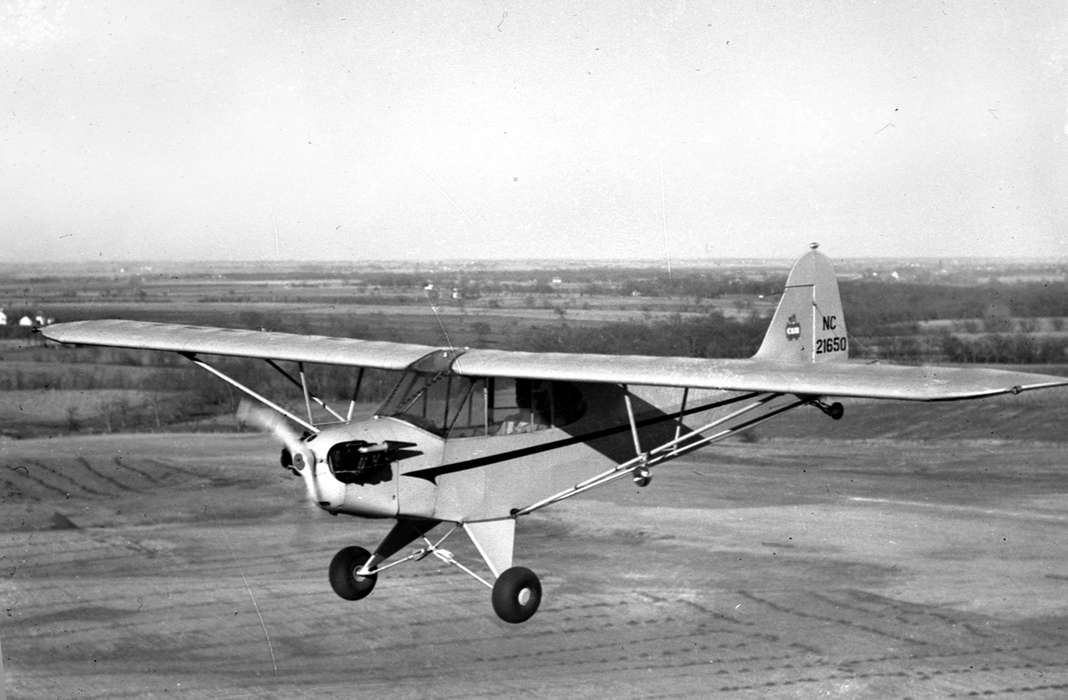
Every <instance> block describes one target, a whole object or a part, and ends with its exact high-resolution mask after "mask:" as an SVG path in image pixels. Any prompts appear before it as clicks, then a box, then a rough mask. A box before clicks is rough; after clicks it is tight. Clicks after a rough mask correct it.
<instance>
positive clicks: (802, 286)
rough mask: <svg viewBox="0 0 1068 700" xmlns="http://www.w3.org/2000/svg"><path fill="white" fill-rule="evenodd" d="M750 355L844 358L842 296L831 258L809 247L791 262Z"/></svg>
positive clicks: (761, 357) (778, 358) (846, 348)
mask: <svg viewBox="0 0 1068 700" xmlns="http://www.w3.org/2000/svg"><path fill="white" fill-rule="evenodd" d="M754 358H755V359H758V360H771V361H774V362H787V363H803V362H827V361H832V360H845V359H848V358H849V339H848V335H847V333H846V325H845V316H844V315H843V314H842V300H841V298H840V297H839V296H838V279H837V278H836V277H835V275H834V268H833V267H832V266H831V261H830V260H829V259H828V258H827V256H825V255H824V254H823V253H820V252H818V251H817V250H815V248H813V249H812V250H811V251H809V252H808V253H805V254H804V255H802V256H801V258H800V259H799V260H798V261H797V262H796V263H794V267H793V269H792V270H790V276H789V277H788V278H787V279H786V289H785V290H783V293H782V299H781V300H779V306H778V308H776V309H775V315H774V316H773V317H772V319H771V325H770V326H768V332H767V333H766V334H765V335H764V342H763V343H761V344H760V349H759V350H757V353H756V355H754Z"/></svg>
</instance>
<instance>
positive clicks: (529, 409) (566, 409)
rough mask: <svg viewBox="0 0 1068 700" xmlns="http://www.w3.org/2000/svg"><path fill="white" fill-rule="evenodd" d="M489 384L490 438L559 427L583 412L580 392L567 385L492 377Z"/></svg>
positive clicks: (574, 387)
mask: <svg viewBox="0 0 1068 700" xmlns="http://www.w3.org/2000/svg"><path fill="white" fill-rule="evenodd" d="M491 385H492V387H493V391H492V401H491V403H490V412H489V413H490V416H489V418H490V425H489V434H490V435H512V434H515V433H529V432H534V431H536V430H545V429H546V428H554V427H561V426H564V425H568V424H569V423H574V422H575V421H577V420H578V419H579V418H581V417H582V415H583V414H584V413H585V411H586V406H585V402H584V401H583V398H582V392H581V391H580V390H579V388H578V387H576V386H575V385H574V384H570V383H568V382H549V381H542V380H533V379H507V378H496V379H493V380H491Z"/></svg>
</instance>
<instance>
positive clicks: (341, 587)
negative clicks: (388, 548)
mask: <svg viewBox="0 0 1068 700" xmlns="http://www.w3.org/2000/svg"><path fill="white" fill-rule="evenodd" d="M370 558H371V553H370V552H368V551H367V550H366V549H364V548H363V547H345V548H344V549H342V550H341V551H340V552H338V553H337V554H335V555H334V559H333V560H332V561H331V562H330V587H331V588H333V589H334V593H337V594H338V595H339V596H341V597H342V598H344V599H345V600H359V599H360V598H364V597H366V596H368V595H370V593H371V591H373V590H374V588H375V582H376V581H377V580H378V575H377V574H370V575H368V576H357V575H356V572H357V571H359V570H360V567H362V566H363V565H364V564H365V563H366V562H367V560H368V559H370Z"/></svg>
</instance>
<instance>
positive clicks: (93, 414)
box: [0, 260, 1068, 437]
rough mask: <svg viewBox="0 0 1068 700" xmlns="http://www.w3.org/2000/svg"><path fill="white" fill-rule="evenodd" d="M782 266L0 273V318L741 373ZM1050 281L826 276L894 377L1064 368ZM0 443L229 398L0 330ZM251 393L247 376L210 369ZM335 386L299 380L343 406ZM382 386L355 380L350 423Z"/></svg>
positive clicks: (1030, 271)
mask: <svg viewBox="0 0 1068 700" xmlns="http://www.w3.org/2000/svg"><path fill="white" fill-rule="evenodd" d="M788 267H789V263H788V262H786V261H763V260H733V261H700V262H695V263H692V264H689V265H682V266H680V265H676V266H675V267H674V268H673V269H671V270H670V271H669V270H667V269H666V268H665V266H664V265H663V264H660V263H605V262H585V263H583V262H574V263H566V264H564V263H559V262H554V263H537V262H522V261H514V262H493V263H470V264H459V263H422V264H400V263H366V264H360V265H354V264H348V263H346V264H341V263H319V264H308V263H299V264H298V263H260V264H254V263H232V262H231V263H198V264H193V263H184V264H179V263H164V264H160V263H127V264H123V265H119V264H86V265H36V266H34V265H30V266H19V267H14V266H8V267H6V268H0V273H2V276H0V306H2V307H3V308H4V309H5V311H6V313H7V314H8V316H9V319H10V322H11V323H14V322H16V319H19V318H21V317H22V316H29V317H36V316H40V317H42V318H43V319H55V320H56V321H60V322H61V321H70V320H80V319H92V318H128V319H137V320H154V321H162V322H171V323H185V324H199V325H219V326H228V327H236V328H248V329H256V330H259V329H263V330H271V331H283V332H292V333H305V334H308V333H311V334H322V335H335V336H345V337H356V338H365V339H372V340H391V341H402V342H415V343H423V344H427V345H435V346H436V345H444V344H449V343H451V344H453V345H457V346H473V347H489V348H506V349H523V350H536V351H581V352H608V353H641V354H652V355H688V356H699V357H702V356H703V357H744V356H747V355H749V354H751V353H752V352H753V351H754V350H755V349H756V347H757V346H758V345H759V342H760V339H761V338H762V337H763V334H764V331H765V328H766V325H767V321H768V317H769V316H770V314H771V312H772V310H773V309H774V306H775V303H776V302H777V300H778V293H779V291H780V290H781V287H782V284H783V282H784V280H785V276H786V273H787V271H788ZM1066 270H1068V263H1064V262H1061V263H1055V262H1054V263H1051V262H1046V261H1034V262H1030V263H1026V262H999V261H984V260H970V261H967V260H966V261H936V260H930V261H889V260H856V261H839V262H838V263H837V271H838V274H839V279H840V284H841V291H842V297H843V303H844V305H845V309H846V317H847V321H848V324H849V329H850V335H851V351H852V353H853V355H854V356H857V357H872V358H874V357H878V358H884V359H890V360H895V361H901V362H910V363H911V362H980V363H987V364H991V363H1013V364H1027V365H1031V366H1035V367H1038V366H1041V367H1042V369H1041V371H1050V372H1060V371H1062V370H1061V369H1060V367H1061V366H1063V365H1065V364H1066V363H1068V356H1066V354H1065V352H1066V347H1068V330H1066V323H1065V320H1066V319H1068V292H1066V285H1065V280H1066ZM0 336H2V337H0V389H3V391H4V392H5V394H4V396H5V401H4V403H3V406H2V407H0V425H2V427H0V432H2V434H4V435H7V436H9V437H31V436H40V435H49V434H57V433H67V432H120V431H130V430H133V431H161V430H218V429H231V428H233V421H232V419H231V418H230V416H232V414H233V411H234V408H235V407H236V401H237V397H236V396H234V393H233V392H232V391H231V390H230V389H229V388H227V387H226V386H225V385H221V384H220V383H218V382H217V381H216V380H214V379H213V378H211V377H209V376H208V375H206V374H204V373H202V372H200V371H199V370H196V369H195V368H193V367H192V366H191V365H190V364H189V363H188V362H186V361H185V360H184V359H182V358H180V357H171V356H167V355H162V354H155V353H144V352H136V351H128V350H112V349H90V348H80V349H72V348H61V347H56V346H52V345H48V344H45V343H44V342H43V341H42V340H41V339H40V337H39V336H36V335H34V334H32V333H30V332H29V331H28V330H27V329H24V328H19V327H17V326H13V325H11V324H10V323H9V325H8V326H6V327H3V328H2V329H0ZM223 364H224V366H225V367H226V368H227V369H228V371H231V372H233V373H235V374H236V375H237V376H238V377H240V378H242V379H243V380H245V381H248V382H250V383H252V384H254V385H256V386H258V387H261V388H264V389H265V390H269V391H274V392H276V393H277V392H284V391H290V390H291V387H288V385H287V384H286V383H285V380H284V379H282V378H280V377H278V376H277V375H276V374H275V373H273V372H272V371H270V370H269V369H268V368H266V367H265V366H262V365H260V364H258V363H237V362H232V361H224V362H223ZM353 377H354V372H353V371H352V370H347V369H342V368H336V367H317V368H313V370H312V378H313V382H315V387H316V388H317V389H318V390H319V391H320V392H321V393H323V394H325V395H326V396H327V397H330V398H333V399H335V400H337V399H343V400H346V401H347V400H348V398H349V397H348V392H349V391H350V387H351V384H352V382H353ZM389 382H390V377H388V376H385V375H384V374H383V373H377V374H375V373H372V374H371V375H369V376H368V378H367V381H366V382H365V383H364V386H363V391H362V392H361V406H360V408H361V409H362V410H371V408H372V407H373V405H374V403H375V401H377V400H378V399H380V398H381V397H382V396H383V395H384V393H385V391H386V389H387V387H388V385H389Z"/></svg>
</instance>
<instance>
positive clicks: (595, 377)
mask: <svg viewBox="0 0 1068 700" xmlns="http://www.w3.org/2000/svg"><path fill="white" fill-rule="evenodd" d="M453 369H454V371H455V372H456V373H457V374H462V375H470V376H483V377H485V376H494V377H518V378H524V379H548V380H560V381H574V382H612V383H619V384H640V385H652V386H676V387H690V388H694V389H722V390H730V391H756V392H772V393H777V394H800V395H807V396H848V397H857V398H871V399H902V400H912V401H952V400H957V399H970V398H979V397H983V396H994V395H996V394H1007V393H1019V392H1020V391H1026V390H1029V389H1041V388H1046V387H1055V386H1068V377H1057V376H1052V375H1044V374H1032V373H1029V372H1009V371H1004V370H994V369H979V368H957V367H934V366H921V367H910V366H902V365H889V364H878V363H870V362H863V361H849V362H833V363H823V364H816V363H810V364H804V365H802V364H788V363H782V362H773V361H766V360H759V359H751V360H706V359H698V358H689V357H650V356H640V355H583V354H568V353H524V352H507V351H502V350H468V351H467V352H465V353H464V354H463V355H461V356H460V357H459V358H457V360H456V362H455V363H454V364H453Z"/></svg>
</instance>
